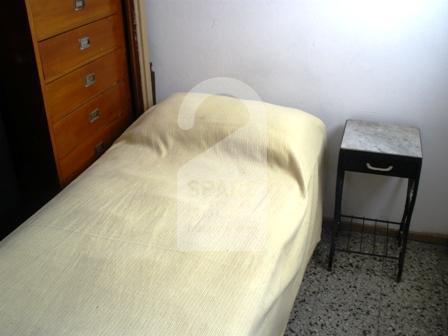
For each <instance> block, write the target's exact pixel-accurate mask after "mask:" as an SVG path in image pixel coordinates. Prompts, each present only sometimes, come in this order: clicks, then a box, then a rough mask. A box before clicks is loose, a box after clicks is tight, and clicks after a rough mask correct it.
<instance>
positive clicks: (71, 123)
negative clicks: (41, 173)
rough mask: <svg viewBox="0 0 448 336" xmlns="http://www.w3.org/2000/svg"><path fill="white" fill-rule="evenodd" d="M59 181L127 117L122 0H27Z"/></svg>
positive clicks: (101, 147) (85, 162)
mask: <svg viewBox="0 0 448 336" xmlns="http://www.w3.org/2000/svg"><path fill="white" fill-rule="evenodd" d="M25 2H26V7H27V12H28V19H29V24H30V28H31V34H32V39H33V45H34V52H35V57H36V63H37V68H38V73H39V79H40V85H41V91H42V95H43V100H44V105H45V112H46V118H47V123H48V127H49V132H50V138H51V143H52V147H53V154H54V158H55V162H56V167H57V172H58V177H59V182H60V184H61V185H66V184H67V183H69V182H70V181H71V180H72V179H73V178H75V177H76V176H77V175H78V174H80V173H81V172H82V171H83V170H84V169H86V168H87V167H88V166H89V165H90V164H91V163H92V162H93V161H94V160H95V159H96V158H97V157H99V156H100V155H101V154H102V153H103V152H104V151H105V150H106V149H107V147H108V146H109V145H110V144H111V143H112V142H113V141H114V140H115V139H116V137H117V136H118V135H119V134H120V133H121V132H122V131H123V130H124V129H125V128H126V127H127V126H128V125H129V123H130V122H131V115H132V112H131V111H132V108H131V105H132V102H131V92H130V86H129V76H128V66H127V56H126V42H125V37H124V27H123V15H122V9H121V3H120V1H119V0H26V1H25Z"/></svg>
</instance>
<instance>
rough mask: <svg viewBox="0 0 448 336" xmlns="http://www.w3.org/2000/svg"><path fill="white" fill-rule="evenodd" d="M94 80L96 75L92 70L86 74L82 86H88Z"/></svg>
mask: <svg viewBox="0 0 448 336" xmlns="http://www.w3.org/2000/svg"><path fill="white" fill-rule="evenodd" d="M95 82H96V75H95V73H94V72H92V73H90V74H88V75H87V76H86V79H85V80H84V86H85V87H86V88H88V87H89V86H92V85H93V84H95Z"/></svg>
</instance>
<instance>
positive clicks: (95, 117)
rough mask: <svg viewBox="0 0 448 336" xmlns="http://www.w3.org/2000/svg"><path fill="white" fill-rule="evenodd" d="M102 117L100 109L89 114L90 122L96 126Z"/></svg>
mask: <svg viewBox="0 0 448 336" xmlns="http://www.w3.org/2000/svg"><path fill="white" fill-rule="evenodd" d="M100 117H101V113H100V109H99V108H96V109H94V110H93V111H92V112H90V113H89V122H90V123H91V124H94V123H95V122H96V121H97V120H98V119H99V118H100Z"/></svg>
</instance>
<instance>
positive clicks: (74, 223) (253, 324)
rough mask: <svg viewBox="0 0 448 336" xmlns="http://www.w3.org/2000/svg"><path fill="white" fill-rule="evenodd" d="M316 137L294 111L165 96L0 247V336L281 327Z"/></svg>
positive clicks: (317, 168)
mask: <svg viewBox="0 0 448 336" xmlns="http://www.w3.org/2000/svg"><path fill="white" fill-rule="evenodd" d="M193 110H194V111H193ZM191 111H193V112H194V113H192V112H191ZM247 125H250V126H247ZM324 144H325V127H324V125H323V123H322V122H321V121H320V120H319V119H317V118H316V117H314V116H312V115H310V114H307V113H305V112H302V111H299V110H295V109H290V108H286V107H279V106H275V105H270V104H267V103H263V102H256V101H246V100H237V99H234V98H230V97H223V96H212V95H204V94H192V93H190V94H181V93H180V94H175V95H173V96H171V97H170V98H168V99H167V100H165V101H163V102H162V103H160V104H158V105H157V106H155V107H153V108H151V109H150V110H149V111H147V112H146V113H145V114H144V115H142V116H141V117H140V118H139V119H138V120H137V121H136V122H135V123H134V124H133V125H132V126H131V127H130V128H129V129H128V130H127V131H126V132H125V133H124V134H123V135H122V136H121V137H120V138H119V139H118V140H117V141H116V142H115V143H114V144H113V146H112V147H111V148H110V149H109V150H108V151H107V152H106V153H105V154H104V155H103V156H102V157H101V158H100V159H99V160H97V161H96V162H95V163H94V164H93V165H92V166H91V167H90V168H89V169H88V170H87V171H85V172H84V173H83V174H82V175H81V176H80V177H79V178H77V179H76V180H75V181H74V182H72V183H71V184H70V185H69V186H68V187H66V188H65V189H64V190H63V191H62V192H60V193H59V194H58V195H57V196H56V197H55V198H54V199H53V200H51V201H50V202H49V203H48V204H47V205H45V206H44V207H43V208H42V209H40V210H39V211H38V212H37V213H36V214H35V215H33V216H32V217H31V218H30V219H28V220H27V221H26V222H25V223H24V224H22V225H21V226H20V227H19V228H17V229H16V230H15V231H14V232H13V233H12V234H10V235H9V236H8V237H6V238H5V239H4V240H3V241H2V242H1V243H0V270H1V272H0V330H1V334H2V335H15V336H22V335H33V336H36V335H45V336H51V335H64V336H71V335H113V336H116V335H139V336H140V335H151V336H162V335H163V336H165V335H170V336H172V335H182V336H186V335H195V336H210V335H223V336H233V335H234V336H246V335H256V336H263V335H266V336H268V335H269V336H272V335H277V336H281V335H283V333H284V330H285V327H286V324H287V321H288V318H289V313H290V311H291V309H292V306H293V303H294V300H295V297H296V295H297V293H298V289H299V286H300V284H301V281H302V278H303V274H304V271H305V268H306V266H307V264H308V262H309V259H310V258H311V255H312V253H313V250H314V248H315V246H316V244H317V243H318V242H319V240H320V234H321V219H322V193H321V189H322V179H321V173H320V172H321V164H322V153H323V148H324Z"/></svg>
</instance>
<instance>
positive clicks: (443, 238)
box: [323, 217, 448, 246]
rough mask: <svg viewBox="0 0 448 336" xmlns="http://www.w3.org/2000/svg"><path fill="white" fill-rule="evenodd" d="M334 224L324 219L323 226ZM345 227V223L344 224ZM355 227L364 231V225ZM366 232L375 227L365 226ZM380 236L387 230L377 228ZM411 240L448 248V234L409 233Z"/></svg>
mask: <svg viewBox="0 0 448 336" xmlns="http://www.w3.org/2000/svg"><path fill="white" fill-rule="evenodd" d="M332 224H333V218H328V217H326V218H324V220H323V225H324V226H326V227H330V226H331V225H332ZM343 225H344V223H343ZM352 225H353V231H356V232H361V231H362V225H360V224H356V223H354V224H352ZM364 232H367V233H372V232H373V227H372V226H365V228H364ZM377 233H378V234H386V230H385V229H383V228H377ZM389 233H392V234H396V233H398V230H397V229H389ZM409 240H414V241H419V242H424V243H430V244H439V245H447V246H448V235H446V234H439V233H432V232H415V231H412V230H411V231H410V232H409Z"/></svg>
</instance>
